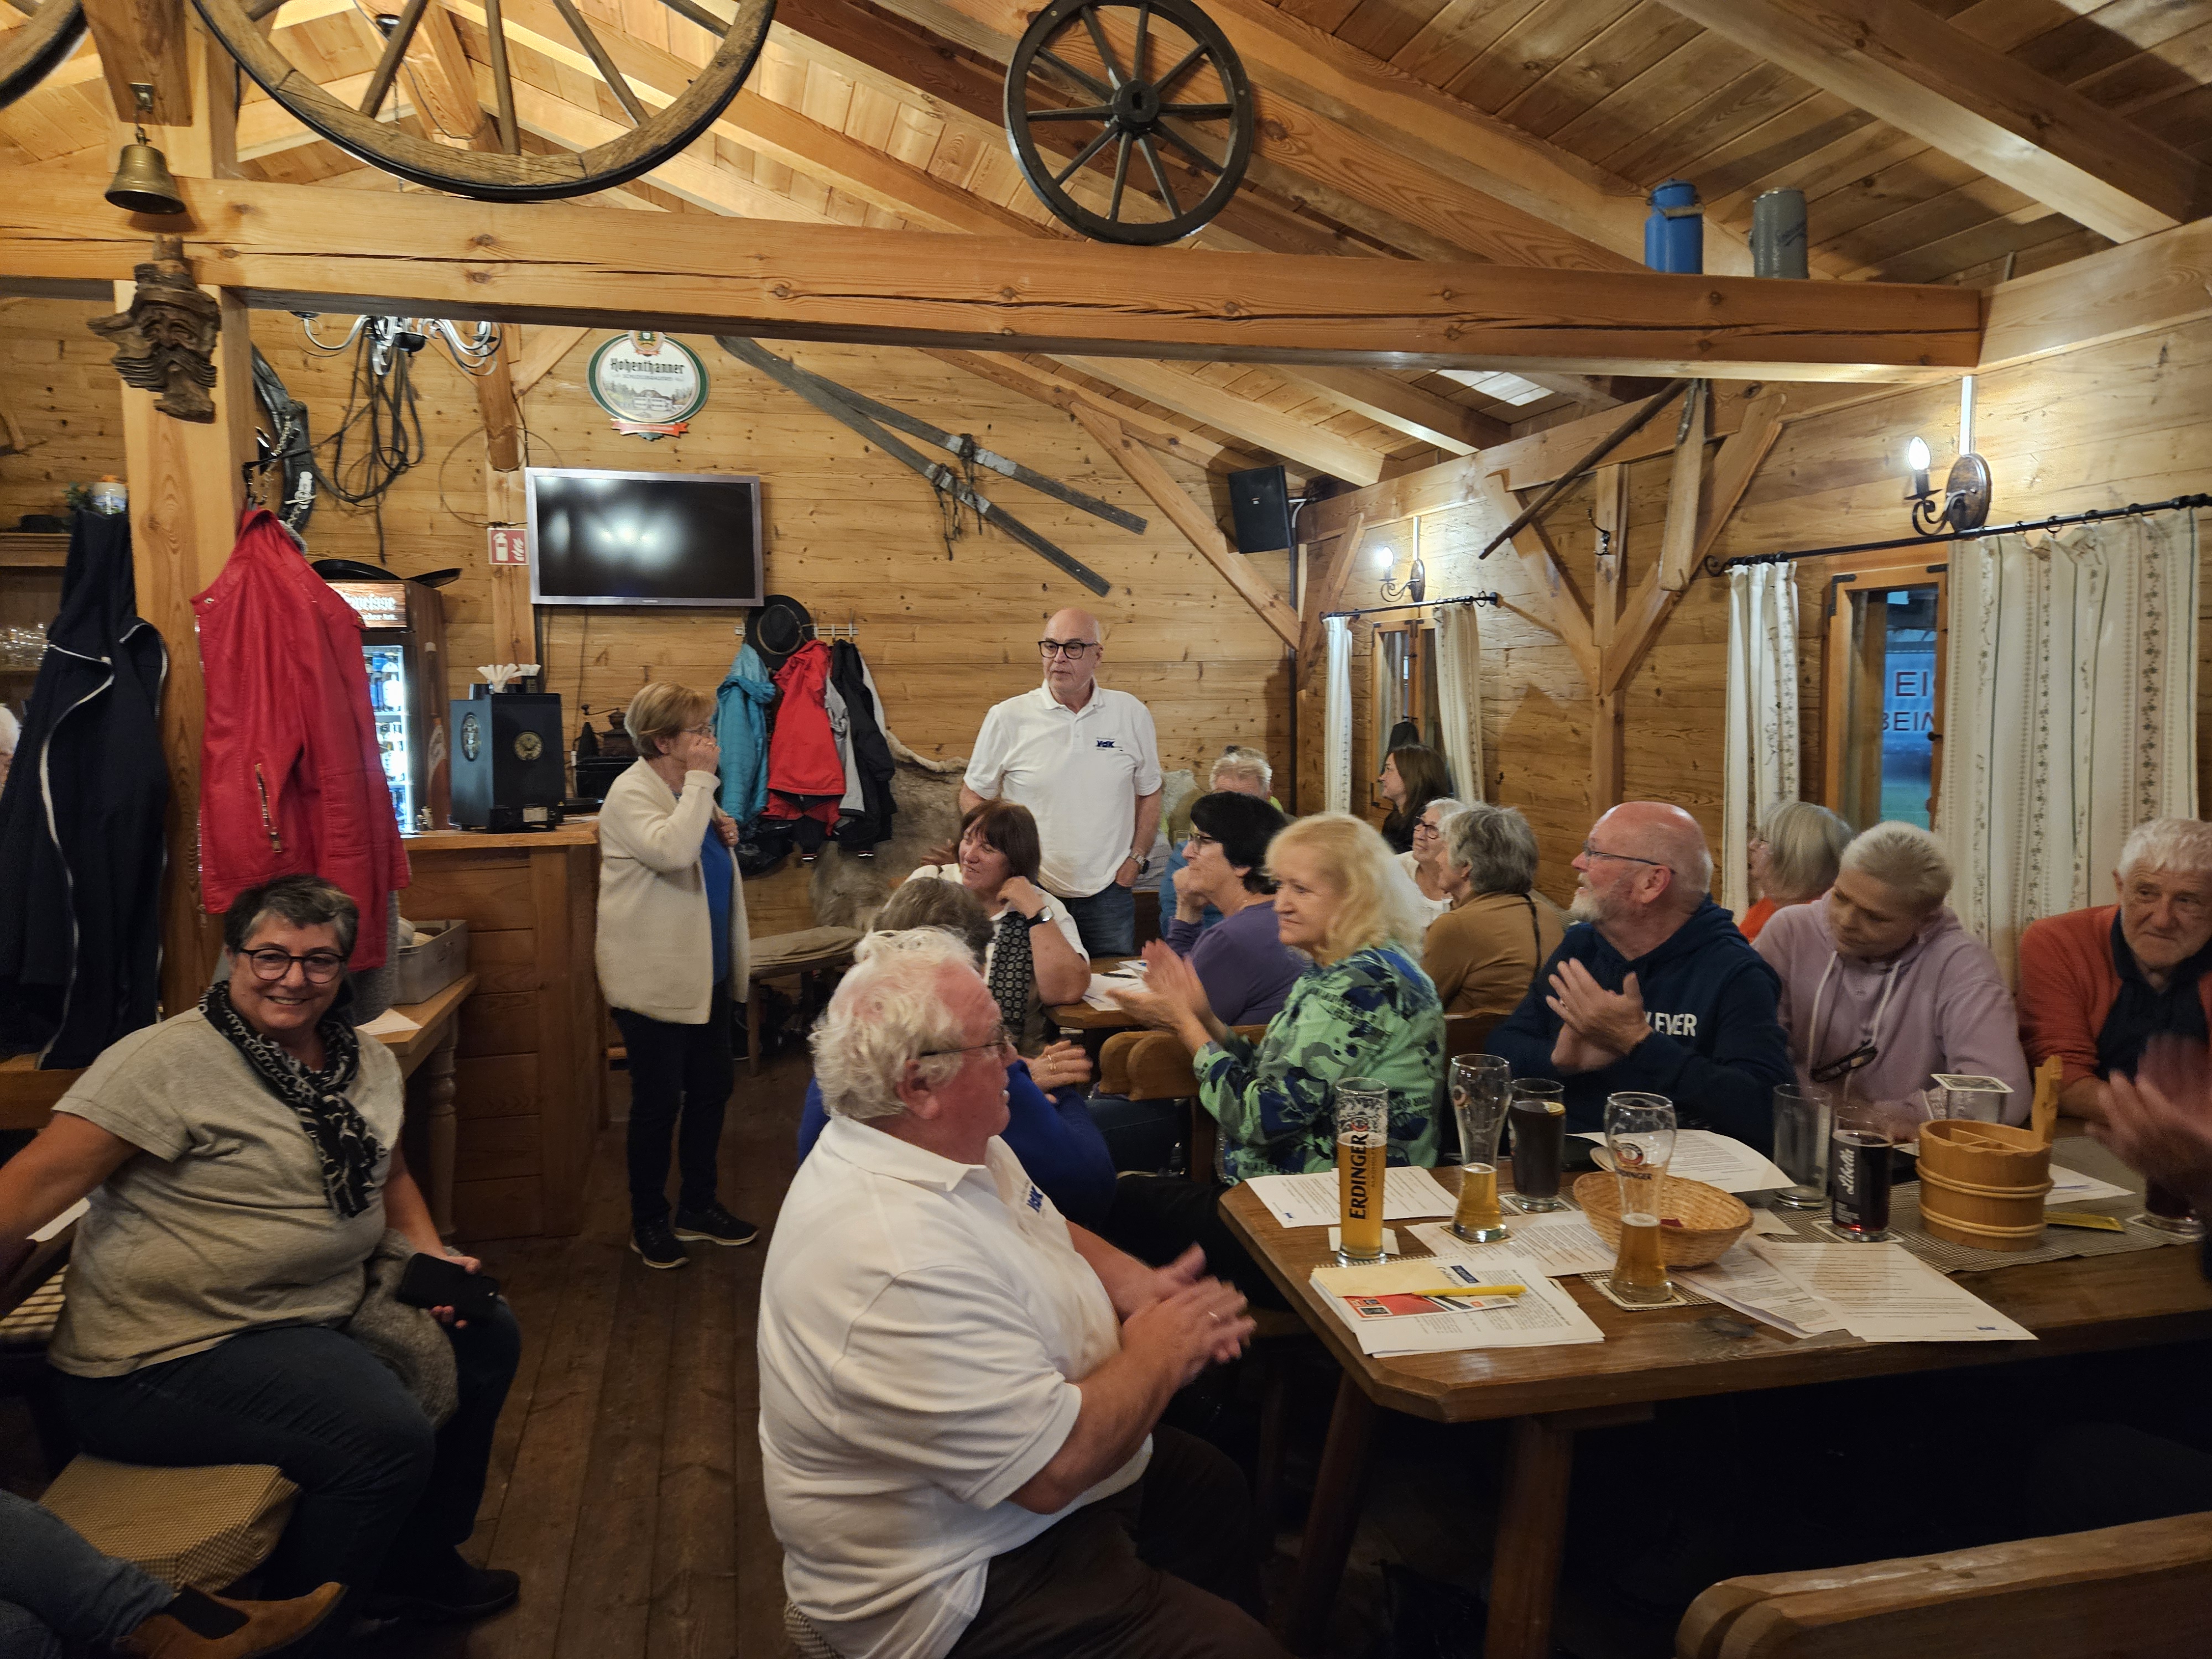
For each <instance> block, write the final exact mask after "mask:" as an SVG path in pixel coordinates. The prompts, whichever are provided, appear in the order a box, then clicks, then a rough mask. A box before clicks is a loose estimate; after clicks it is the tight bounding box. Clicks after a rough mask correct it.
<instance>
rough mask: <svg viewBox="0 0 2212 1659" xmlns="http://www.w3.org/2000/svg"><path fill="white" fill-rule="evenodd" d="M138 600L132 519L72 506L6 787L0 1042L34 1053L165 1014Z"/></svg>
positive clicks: (0, 818) (156, 787) (78, 1056)
mask: <svg viewBox="0 0 2212 1659" xmlns="http://www.w3.org/2000/svg"><path fill="white" fill-rule="evenodd" d="M136 609H137V592H136V589H135V586H134V584H133V580H132V577H131V522H130V520H128V519H125V518H120V517H116V518H110V517H107V516H106V515H105V514H101V513H78V514H77V515H76V526H75V527H74V529H73V530H72V531H71V532H70V552H69V564H68V567H67V568H66V569H65V570H64V572H63V574H62V603H61V612H60V614H59V615H58V617H56V618H55V619H54V623H53V626H52V628H51V629H49V630H48V631H47V635H46V658H45V660H44V661H43V662H41V663H40V666H39V678H38V679H37V681H36V683H35V684H33V688H32V691H31V702H30V708H29V712H28V713H27V714H26V715H25V717H24V720H23V730H22V735H21V738H19V739H18V740H17V743H16V745H15V762H14V763H13V765H12V766H11V767H10V768H9V774H8V787H7V789H6V791H5V792H4V793H0V1053H4V1054H21V1053H24V1052H26V1051H27V1050H35V1051H38V1052H39V1054H40V1061H39V1063H40V1066H88V1065H90V1064H91V1063H92V1061H93V1060H94V1057H95V1056H97V1055H98V1054H99V1053H100V1050H101V1049H103V1048H106V1047H107V1045H108V1044H109V1043H111V1042H114V1041H115V1039H116V1038H118V1037H119V1036H123V1035H124V1034H125V1032H127V1031H135V1030H137V1029H138V1028H139V1027H140V1026H142V1025H150V1024H153V1023H154V1021H155V1018H158V1017H159V1014H160V1006H159V1004H160V981H161V866H162V862H163V857H164V849H163V844H162V839H161V819H162V815H163V812H164V811H165V809H166V808H167V804H168V798H169V774H168V768H167V762H166V760H165V758H164V757H163V755H162V752H161V682H162V679H163V678H164V676H165V675H166V674H167V671H168V663H169V659H168V652H167V648H166V647H164V646H163V645H162V643H161V635H159V634H157V633H155V631H154V628H153V625H152V624H151V623H148V622H146V621H144V620H143V618H141V617H138V616H137V615H135V614H134V612H135V611H136Z"/></svg>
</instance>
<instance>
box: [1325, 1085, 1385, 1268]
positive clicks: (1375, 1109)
mask: <svg viewBox="0 0 2212 1659" xmlns="http://www.w3.org/2000/svg"><path fill="white" fill-rule="evenodd" d="M1389 1161H1390V1087H1389V1085H1388V1084H1386V1083H1384V1082H1383V1081H1381V1080H1380V1079H1376V1078H1371V1077H1348V1078H1345V1079H1340V1081H1339V1082H1338V1084H1337V1085H1336V1197H1337V1211H1336V1212H1337V1248H1336V1259H1337V1260H1338V1261H1340V1262H1341V1263H1343V1265H1344V1266H1346V1267H1372V1266H1374V1265H1375V1264H1376V1262H1378V1261H1382V1260H1383V1183H1384V1182H1385V1180H1386V1179H1387V1177H1386V1176H1385V1174H1384V1170H1385V1169H1386V1166H1387V1165H1388V1164H1389Z"/></svg>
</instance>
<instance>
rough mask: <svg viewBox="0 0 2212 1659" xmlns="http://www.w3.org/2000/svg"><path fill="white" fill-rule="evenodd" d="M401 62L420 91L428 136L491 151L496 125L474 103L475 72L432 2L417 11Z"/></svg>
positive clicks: (449, 17)
mask: <svg viewBox="0 0 2212 1659" xmlns="http://www.w3.org/2000/svg"><path fill="white" fill-rule="evenodd" d="M405 61H406V64H407V68H408V71H409V73H410V75H412V76H413V77H414V80H415V86H416V91H417V92H419V93H420V94H422V112H423V114H424V116H425V117H426V118H427V125H428V127H429V130H430V136H431V137H433V138H434V139H435V140H436V141H437V142H439V143H447V144H452V145H454V146H455V147H457V148H459V149H476V150H483V151H484V152H485V153H487V154H489V155H496V154H497V153H498V151H499V125H498V123H497V122H495V121H494V120H493V119H492V118H491V117H490V116H489V115H487V114H486V113H484V110H483V106H482V105H481V104H479V103H478V102H477V82H476V71H475V70H474V69H472V68H471V66H470V64H469V55H468V53H467V52H465V51H464V50H463V49H462V46H461V34H460V31H459V29H457V28H455V27H453V13H452V12H451V11H450V10H449V9H447V7H445V6H444V5H433V6H430V7H428V8H427V9H425V10H424V11H423V13H422V22H421V24H420V25H419V26H417V27H416V31H415V36H414V39H412V40H410V41H409V42H408V43H407V54H406V60H405Z"/></svg>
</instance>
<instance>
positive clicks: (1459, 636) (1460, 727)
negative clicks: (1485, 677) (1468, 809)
mask: <svg viewBox="0 0 2212 1659" xmlns="http://www.w3.org/2000/svg"><path fill="white" fill-rule="evenodd" d="M1436 653H1437V724H1438V725H1439V726H1441V727H1442V728H1443V742H1444V764H1445V765H1446V766H1448V767H1449V768H1450V769H1451V777H1452V788H1453V790H1454V792H1455V793H1456V794H1457V796H1458V798H1459V799H1462V800H1486V799H1489V794H1490V792H1489V790H1488V789H1487V788H1486V787H1485V784H1484V779H1483V768H1482V627H1481V624H1480V623H1478V622H1477V621H1476V620H1475V607H1474V605H1439V606H1437V625H1436Z"/></svg>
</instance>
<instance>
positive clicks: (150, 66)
mask: <svg viewBox="0 0 2212 1659" xmlns="http://www.w3.org/2000/svg"><path fill="white" fill-rule="evenodd" d="M185 10H186V7H185V0H84V21H85V24H86V27H88V28H89V29H90V30H91V31H92V39H93V44H94V46H96V47H97V48H98V50H99V54H100V75H101V77H102V78H103V79H105V80H106V82H107V98H108V102H109V103H110V104H111V105H112V106H114V110H115V118H116V119H117V120H118V121H120V122H122V123H124V125H126V126H128V125H132V124H134V123H137V122H143V123H145V125H148V126H149V127H155V126H159V127H188V126H190V125H191V124H192V77H191V54H190V50H189V42H188V40H187V33H186V29H185ZM134 85H136V86H143V87H145V88H148V89H149V94H150V97H149V101H148V102H147V104H146V105H145V106H143V107H142V106H140V105H139V103H138V100H137V94H135V93H134V92H133V91H132V90H131V88H132V87H133V86H134Z"/></svg>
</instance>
